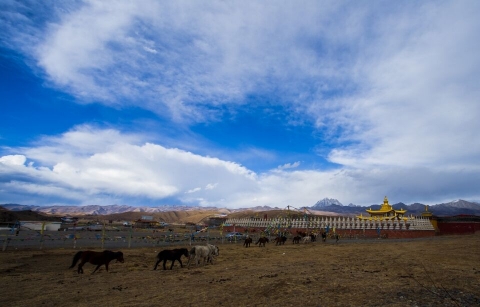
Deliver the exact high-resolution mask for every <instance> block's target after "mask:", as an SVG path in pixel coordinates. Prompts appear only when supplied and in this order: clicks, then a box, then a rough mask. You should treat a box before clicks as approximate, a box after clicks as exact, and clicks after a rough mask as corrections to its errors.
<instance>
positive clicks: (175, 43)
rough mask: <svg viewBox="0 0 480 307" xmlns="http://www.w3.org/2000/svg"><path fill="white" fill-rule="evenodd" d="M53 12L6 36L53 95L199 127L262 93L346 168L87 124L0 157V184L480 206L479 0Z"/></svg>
mask: <svg viewBox="0 0 480 307" xmlns="http://www.w3.org/2000/svg"><path fill="white" fill-rule="evenodd" d="M32 5H33V4H32ZM55 12H56V13H57V15H55V17H54V18H53V19H51V20H50V19H48V20H49V23H48V24H46V25H44V26H43V27H40V28H37V27H35V26H32V25H30V23H31V22H33V21H31V20H29V18H28V17H27V16H29V15H28V14H25V15H23V16H22V15H21V14H13V15H9V17H8V18H9V20H10V21H15V22H9V23H6V22H5V25H6V26H7V25H9V26H8V27H5V29H6V31H5V32H6V33H7V34H2V35H3V36H2V37H7V36H8V33H9V34H10V40H12V41H13V42H14V43H15V44H17V45H18V46H19V47H18V48H19V49H20V50H22V51H23V52H25V53H28V54H29V55H30V56H31V57H32V58H33V59H34V60H36V61H37V63H38V65H39V67H41V68H42V69H43V70H44V71H45V73H46V74H47V75H48V78H49V80H50V81H51V85H52V86H55V87H58V88H61V89H62V90H64V91H66V92H68V93H70V94H73V95H75V96H76V97H77V98H78V99H79V101H82V102H90V101H98V102H99V103H104V104H108V105H114V106H125V105H136V106H139V107H141V108H144V109H148V110H152V111H154V112H156V113H157V114H159V115H160V116H165V117H167V118H169V119H173V120H175V121H194V122H202V121H209V120H211V119H214V118H215V119H216V120H218V119H220V118H221V114H222V112H224V110H231V111H232V113H233V114H234V113H235V111H236V108H237V107H241V106H242V105H243V104H246V103H247V102H246V99H245V98H246V97H248V96H249V95H251V96H254V97H268V98H269V101H268V104H275V105H276V106H279V107H281V108H283V111H284V112H285V113H288V115H284V116H285V118H286V122H287V123H288V124H291V125H293V126H295V125H298V124H299V123H301V124H303V123H308V122H309V121H313V122H315V124H316V127H315V128H316V129H317V131H314V133H317V134H319V135H321V137H322V138H321V142H322V144H320V145H319V146H324V148H322V150H323V152H325V151H328V154H327V157H328V159H329V161H330V162H333V163H337V164H338V165H339V166H338V169H336V170H333V171H330V170H329V171H323V170H305V171H298V170H297V171H295V170H294V169H295V168H296V167H298V164H297V163H298V162H295V163H292V164H290V163H287V164H284V165H282V166H279V167H278V168H277V169H274V170H271V171H270V172H269V171H266V172H263V173H256V172H255V171H253V170H249V169H247V168H246V167H244V166H242V165H240V164H239V163H236V162H235V161H233V162H232V161H228V160H229V159H227V158H225V159H218V158H211V157H208V156H207V154H203V155H200V154H198V153H194V152H189V151H187V150H185V148H187V146H186V145H185V147H181V146H178V148H167V147H166V146H162V145H160V144H156V143H155V142H148V140H147V139H146V137H145V136H142V135H134V134H125V133H121V132H119V131H117V130H115V129H110V130H109V129H104V130H98V129H95V128H92V127H89V126H83V127H79V128H76V129H73V130H72V131H69V132H67V133H65V134H63V135H61V136H58V137H46V138H44V139H42V140H40V141H39V142H38V144H34V145H32V146H31V147H29V148H23V149H21V148H19V149H14V148H13V149H11V151H12V153H13V154H16V155H10V156H4V157H2V158H0V159H1V160H0V162H1V163H0V175H2V174H3V176H4V178H10V177H9V176H11V177H13V178H16V179H15V180H16V181H14V180H12V181H11V182H15V185H16V186H18V187H19V188H18V189H22V188H21V186H22V185H18V182H21V181H18V180H20V179H22V178H23V180H25V177H28V178H34V179H35V184H36V183H37V182H44V183H46V184H47V186H49V187H51V186H52V185H51V184H55V185H58V186H59V187H62V188H64V189H65V190H64V191H65V197H67V195H66V194H67V192H66V191H69V190H73V191H81V192H85V194H86V195H88V196H92V195H95V196H99V197H101V195H110V196H109V197H116V196H115V195H123V196H126V197H134V196H135V195H141V196H145V197H148V198H150V199H159V200H160V199H163V198H166V197H178V198H179V199H180V200H182V201H184V202H191V203H194V202H200V203H202V204H219V205H225V206H245V204H244V202H245V200H254V199H255V205H258V204H266V205H279V206H286V205H288V204H295V203H301V204H303V205H309V204H313V203H315V202H316V200H318V198H322V197H324V196H325V195H331V196H333V197H335V198H338V199H339V200H340V201H342V202H345V203H349V202H352V203H356V204H369V203H371V202H375V200H376V199H379V198H380V200H381V198H382V197H383V196H384V195H389V197H390V198H392V199H395V198H396V197H398V200H399V201H404V202H408V201H409V200H411V201H422V200H423V201H436V200H441V201H442V200H448V199H449V198H450V197H451V198H458V197H459V196H461V197H471V198H476V199H480V196H479V195H478V188H476V187H475V183H476V182H478V179H479V178H478V177H479V173H480V170H479V168H480V167H479V165H480V163H479V162H480V161H479V157H480V139H479V138H478V136H477V134H478V131H480V121H478V114H480V104H479V103H478V101H479V97H480V84H479V80H480V78H479V77H480V76H479V75H480V57H479V56H478V50H480V40H478V38H477V37H478V33H480V19H479V18H478V16H479V14H480V5H479V2H478V1H461V2H459V1H451V2H448V1H447V2H441V3H440V2H437V1H425V2H422V3H416V2H412V3H403V2H402V3H395V2H388V3H385V5H380V6H379V5H375V4H368V3H367V4H365V3H363V4H362V3H361V4H351V3H349V4H342V3H319V2H316V1H312V2H308V1H307V2H302V4H301V5H299V4H298V3H294V2H289V3H284V4H282V5H278V4H277V3H274V2H222V1H219V2H209V3H208V4H205V3H201V4H200V3H197V2H176V3H174V4H172V3H168V2H157V1H142V2H131V3H130V2H109V1H102V2H98V1H87V2H86V4H81V5H79V6H78V7H74V8H72V9H69V10H66V13H65V12H62V11H61V10H58V11H55ZM5 14H6V13H4V15H2V16H6V15H5ZM4 18H6V17H4ZM13 24H18V25H19V26H18V28H14V27H13V26H11V25H13ZM16 31H18V32H16ZM20 32H22V33H20ZM14 37H20V38H21V39H13V38H14ZM72 38H74V39H72ZM6 41H7V40H6ZM13 42H10V43H11V44H13ZM253 101H254V102H252V103H264V102H262V101H260V100H258V101H256V102H255V100H253ZM249 102H250V101H249ZM265 103H266V102H265ZM182 148H183V149H182ZM325 148H326V149H325ZM16 150H17V152H13V151H16ZM242 155H244V156H251V155H256V156H258V157H259V159H268V158H269V157H272V156H273V154H272V152H268V151H265V150H262V149H250V150H245V151H243V152H240V153H236V156H237V157H241V156H242ZM27 159H28V160H29V161H34V162H35V163H34V164H33V165H32V164H31V165H30V166H25V165H24V164H25V163H26V161H27ZM290 161H292V160H290ZM34 165H38V166H34ZM302 165H303V164H302ZM19 169H20V170H21V171H19ZM7 175H8V176H7ZM22 176H23V177H22ZM17 177H20V179H18V178H17ZM212 182H215V183H220V184H219V185H218V186H215V189H212V188H210V187H213V185H212ZM12 184H13V183H12ZM32 184H33V183H32ZM23 186H25V187H26V186H27V184H26V183H25V184H24V185H23ZM192 187H205V188H204V189H201V188H192ZM25 189H26V188H25ZM197 189H199V190H197ZM7 190H8V189H7V188H5V187H4V190H2V191H7ZM30 191H33V189H31V188H30ZM189 191H190V193H189ZM455 191H457V192H455ZM193 192H195V193H193ZM58 193H60V194H61V193H63V192H58ZM58 193H57V194H58ZM112 195H113V196H112ZM193 196H195V198H194V197H193ZM85 201H86V200H85ZM394 201H395V200H393V202H394ZM252 205H254V204H253V203H252Z"/></svg>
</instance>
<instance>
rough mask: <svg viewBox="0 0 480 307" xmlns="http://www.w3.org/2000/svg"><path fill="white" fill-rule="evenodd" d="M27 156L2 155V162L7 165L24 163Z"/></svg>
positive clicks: (0, 160) (0, 161) (0, 158)
mask: <svg viewBox="0 0 480 307" xmlns="http://www.w3.org/2000/svg"><path fill="white" fill-rule="evenodd" d="M26 161H27V158H26V157H25V156H24V155H8V156H3V157H0V163H3V164H6V165H12V166H13V165H24V164H25V162H26Z"/></svg>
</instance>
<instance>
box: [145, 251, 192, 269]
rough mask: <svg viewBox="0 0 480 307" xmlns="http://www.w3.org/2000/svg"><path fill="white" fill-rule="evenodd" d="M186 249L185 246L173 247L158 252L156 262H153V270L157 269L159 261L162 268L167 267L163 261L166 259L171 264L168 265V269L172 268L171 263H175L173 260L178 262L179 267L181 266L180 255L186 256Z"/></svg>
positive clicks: (165, 261)
mask: <svg viewBox="0 0 480 307" xmlns="http://www.w3.org/2000/svg"><path fill="white" fill-rule="evenodd" d="M188 255H189V254H188V249H186V248H175V249H166V250H163V251H161V252H160V253H158V255H157V263H155V267H154V268H153V269H154V270H156V269H157V266H158V264H159V263H160V261H163V269H164V270H166V269H167V268H166V267H165V263H167V260H171V261H172V265H171V266H170V270H172V269H173V264H174V263H175V260H177V261H178V262H180V267H182V268H183V264H182V260H180V258H181V257H182V256H185V257H187V258H188Z"/></svg>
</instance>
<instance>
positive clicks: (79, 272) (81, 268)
mask: <svg viewBox="0 0 480 307" xmlns="http://www.w3.org/2000/svg"><path fill="white" fill-rule="evenodd" d="M84 264H85V262H83V261H82V262H80V263H79V264H78V269H77V272H78V274H83V265H84Z"/></svg>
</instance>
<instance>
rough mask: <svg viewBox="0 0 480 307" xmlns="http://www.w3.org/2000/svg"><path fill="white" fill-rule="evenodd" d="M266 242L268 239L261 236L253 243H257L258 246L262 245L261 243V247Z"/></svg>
mask: <svg viewBox="0 0 480 307" xmlns="http://www.w3.org/2000/svg"><path fill="white" fill-rule="evenodd" d="M268 242H269V240H268V238H267V237H261V238H260V239H258V241H257V243H255V245H257V244H258V247H261V246H262V245H263V247H265V243H268ZM259 243H260V244H259Z"/></svg>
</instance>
